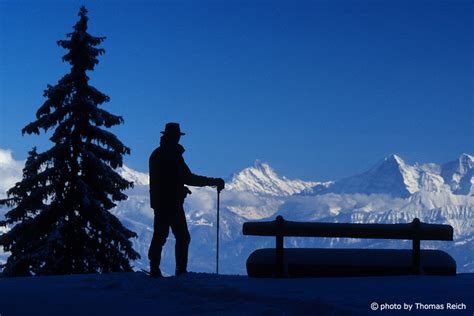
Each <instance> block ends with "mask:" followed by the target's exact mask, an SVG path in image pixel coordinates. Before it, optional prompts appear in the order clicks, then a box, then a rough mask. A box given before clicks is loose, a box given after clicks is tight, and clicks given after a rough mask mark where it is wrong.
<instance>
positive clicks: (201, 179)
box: [183, 159, 225, 191]
mask: <svg viewBox="0 0 474 316" xmlns="http://www.w3.org/2000/svg"><path fill="white" fill-rule="evenodd" d="M183 176H184V179H183V180H184V184H187V185H191V186H196V187H204V186H217V189H218V190H219V191H222V190H223V189H224V186H225V183H224V180H223V179H220V178H210V177H205V176H199V175H197V174H194V173H192V172H191V170H190V169H189V167H188V165H187V164H186V162H184V159H183Z"/></svg>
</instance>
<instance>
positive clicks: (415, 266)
mask: <svg viewBox="0 0 474 316" xmlns="http://www.w3.org/2000/svg"><path fill="white" fill-rule="evenodd" d="M420 252H421V250H420V240H419V239H413V250H412V270H413V274H421V262H420Z"/></svg>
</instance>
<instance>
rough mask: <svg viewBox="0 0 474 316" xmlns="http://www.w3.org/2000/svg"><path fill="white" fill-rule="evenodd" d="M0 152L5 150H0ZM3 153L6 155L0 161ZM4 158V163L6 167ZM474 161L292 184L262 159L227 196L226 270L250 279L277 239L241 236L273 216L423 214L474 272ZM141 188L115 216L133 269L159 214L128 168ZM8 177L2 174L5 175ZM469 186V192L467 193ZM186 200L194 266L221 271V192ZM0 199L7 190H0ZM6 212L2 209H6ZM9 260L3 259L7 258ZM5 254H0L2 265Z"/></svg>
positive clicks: (396, 166) (142, 179)
mask: <svg viewBox="0 0 474 316" xmlns="http://www.w3.org/2000/svg"><path fill="white" fill-rule="evenodd" d="M2 152H3V153H7V154H6V155H4V158H3V160H0V171H1V172H3V173H6V174H7V175H9V177H6V178H8V179H14V181H13V182H12V180H9V181H10V182H8V184H3V186H4V187H7V186H8V185H11V184H12V183H14V182H15V181H16V180H18V179H19V177H20V175H21V170H20V169H21V167H19V166H21V165H22V162H18V161H15V160H14V159H13V158H12V157H11V153H8V152H6V151H2ZM2 152H0V153H2ZM1 157H2V156H1V155H0V158H1ZM1 161H4V162H5V161H6V163H3V165H2V164H1ZM472 166H473V164H472V156H469V155H466V154H463V155H461V156H460V157H459V158H458V159H456V160H454V161H452V162H449V163H446V164H442V165H437V164H432V163H431V164H414V165H410V164H408V163H406V162H405V161H403V159H402V158H400V157H398V156H396V155H392V156H389V157H386V158H384V159H383V160H381V161H380V162H379V163H377V164H376V165H374V166H373V167H372V168H370V169H369V170H368V171H367V172H364V173H362V174H360V175H357V176H352V177H349V178H345V179H342V180H339V181H335V182H328V183H320V182H307V181H300V180H291V179H287V178H285V177H282V176H279V175H278V174H277V173H276V172H275V171H274V170H272V168H271V167H270V166H268V164H264V163H261V162H258V161H257V162H256V163H255V164H254V165H253V166H251V167H249V168H246V169H244V170H242V171H241V172H238V173H236V174H234V175H233V176H232V177H231V178H230V181H228V182H227V184H226V190H224V191H223V192H222V194H221V222H220V225H221V236H220V238H221V239H220V241H221V246H220V259H221V261H220V270H221V272H222V273H231V274H235V273H238V274H244V273H245V261H246V258H247V257H248V255H249V254H250V253H251V252H252V251H253V250H255V249H257V248H261V247H273V246H274V240H273V239H271V238H264V237H249V236H242V233H241V231H242V224H243V223H244V222H245V221H248V220H262V219H267V218H268V219H273V218H274V217H275V216H276V215H283V216H284V217H285V218H286V219H288V220H295V221H327V222H360V223H400V222H409V221H411V220H412V219H413V218H414V217H419V218H420V219H421V220H422V221H424V222H430V223H447V224H450V225H452V226H453V227H454V233H455V236H454V237H455V241H454V242H423V244H422V245H423V247H430V248H431V247H434V248H440V249H444V250H446V251H448V253H450V254H451V255H452V256H453V257H454V258H455V259H456V261H457V263H458V271H464V272H467V271H471V272H472V271H474V255H473V254H474V195H473V194H472V182H473V176H472V172H473V171H472V170H473V168H472ZM120 172H121V174H122V175H123V176H124V177H126V178H127V179H129V180H131V181H134V182H135V187H134V188H133V189H131V190H129V191H128V192H127V194H128V196H129V199H128V200H127V201H124V202H122V203H120V204H119V205H118V206H117V207H116V208H115V209H114V210H113V212H114V213H115V214H116V215H117V216H118V217H119V218H120V219H121V220H122V221H123V222H124V224H125V225H126V226H127V227H129V228H131V229H132V230H134V231H136V232H137V233H138V238H137V239H135V240H134V241H133V242H134V246H135V248H136V249H137V251H139V253H140V254H141V255H142V258H141V259H140V260H137V261H136V262H135V263H134V265H135V267H137V268H143V267H147V265H148V261H147V258H146V254H147V250H148V246H149V243H150V240H151V237H152V233H153V227H152V225H153V210H152V209H151V208H150V206H149V191H148V175H147V174H146V173H141V172H138V171H135V170H133V169H131V168H128V167H126V166H124V168H123V169H122V170H120ZM0 179H2V174H0ZM466 183H468V184H469V185H470V186H469V185H468V186H467V187H468V188H469V190H467V191H466ZM191 189H192V191H193V194H192V195H190V196H188V198H187V199H186V201H185V209H186V216H187V219H188V223H189V229H190V232H191V236H192V242H191V246H190V262H189V263H190V269H191V270H192V271H200V272H212V271H214V269H215V259H214V258H215V251H216V249H215V240H216V225H215V224H216V192H215V189H212V188H191ZM0 194H1V193H0ZM0 212H1V210H0ZM169 240H170V241H169V242H168V243H167V245H166V247H165V249H164V257H163V270H164V271H165V272H166V273H172V272H173V271H174V245H173V237H172V235H170V238H169ZM286 244H287V245H288V246H300V247H301V246H303V247H314V246H324V247H368V248H371V247H372V248H373V247H409V246H410V245H409V243H407V242H403V241H384V240H381V241H374V240H355V239H326V238H320V239H313V238H288V239H287V240H286ZM3 258H5V255H3ZM1 259H2V256H1V255H0V260H1Z"/></svg>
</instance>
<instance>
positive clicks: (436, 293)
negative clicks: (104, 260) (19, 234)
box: [0, 272, 474, 316]
mask: <svg viewBox="0 0 474 316" xmlns="http://www.w3.org/2000/svg"><path fill="white" fill-rule="evenodd" d="M417 303H418V305H416V304H417ZM389 304H391V305H389ZM406 304H410V305H411V306H412V307H411V308H412V309H411V312H409V311H408V308H409V307H408V305H406ZM419 304H423V305H419ZM427 304H432V305H427ZM448 304H450V305H448ZM421 306H423V307H425V308H430V309H421ZM441 306H442V308H443V309H442V310H440V309H433V308H435V307H438V308H441ZM449 307H451V308H453V307H457V308H459V309H456V310H451V309H448V308H449ZM372 308H374V309H375V308H376V311H373V310H372ZM381 308H400V309H392V310H388V309H386V310H382V311H381ZM473 308H474V274H460V275H457V276H455V277H433V276H430V277H428V276H399V277H365V278H316V279H252V278H248V277H244V276H230V275H225V276H224V275H221V276H216V275H213V274H205V273H190V274H188V275H185V276H182V277H177V278H176V277H172V278H166V279H159V280H156V279H151V278H150V277H148V276H146V275H144V274H143V273H138V272H134V273H111V274H102V275H72V276H48V277H24V278H0V314H1V315H2V316H3V315H5V316H10V315H11V316H13V315H28V316H30V315H48V316H54V315H61V316H62V315H68V316H75V315H114V316H117V315H134V316H135V315H137V316H138V315H188V314H193V315H198V314H205V315H409V314H410V315H412V314H414V315H469V316H470V315H473V312H474V309H473Z"/></svg>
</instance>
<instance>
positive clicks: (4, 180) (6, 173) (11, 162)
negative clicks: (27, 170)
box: [0, 148, 25, 198]
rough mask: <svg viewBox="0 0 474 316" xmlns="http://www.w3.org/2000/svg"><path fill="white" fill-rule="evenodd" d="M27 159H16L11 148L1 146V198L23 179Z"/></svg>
mask: <svg viewBox="0 0 474 316" xmlns="http://www.w3.org/2000/svg"><path fill="white" fill-rule="evenodd" d="M24 165H25V161H20V160H15V159H14V158H13V155H12V151H11V150H10V149H1V148H0V179H1V180H0V198H5V197H6V192H7V191H8V190H9V189H10V188H11V187H13V186H14V185H15V183H17V182H18V181H20V180H21V177H22V170H23V167H24Z"/></svg>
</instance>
